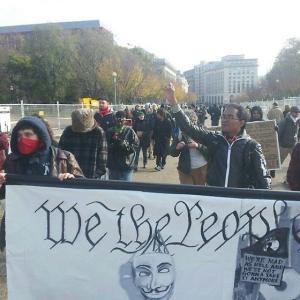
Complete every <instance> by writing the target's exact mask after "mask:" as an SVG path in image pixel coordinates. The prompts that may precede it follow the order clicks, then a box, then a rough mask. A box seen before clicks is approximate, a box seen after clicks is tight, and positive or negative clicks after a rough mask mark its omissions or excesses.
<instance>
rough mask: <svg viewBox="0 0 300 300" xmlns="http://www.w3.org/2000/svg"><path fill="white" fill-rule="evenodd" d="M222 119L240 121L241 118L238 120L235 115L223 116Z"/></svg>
mask: <svg viewBox="0 0 300 300" xmlns="http://www.w3.org/2000/svg"><path fill="white" fill-rule="evenodd" d="M221 118H222V119H223V120H240V119H239V118H236V117H235V116H233V115H224V114H223V115H222V116H221Z"/></svg>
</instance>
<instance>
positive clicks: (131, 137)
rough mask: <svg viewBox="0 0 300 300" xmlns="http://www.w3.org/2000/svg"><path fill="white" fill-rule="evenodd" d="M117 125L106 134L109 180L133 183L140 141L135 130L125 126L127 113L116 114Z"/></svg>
mask: <svg viewBox="0 0 300 300" xmlns="http://www.w3.org/2000/svg"><path fill="white" fill-rule="evenodd" d="M116 121H117V124H116V125H115V126H114V127H112V128H110V129H109V130H108V131H107V133H106V139H107V145H108V159H107V167H108V169H109V179H111V180H125V181H132V175H133V169H134V163H135V157H136V154H137V150H138V147H139V139H138V137H137V135H136V134H135V132H134V130H133V129H132V128H131V127H129V126H125V122H126V113H125V112H124V111H118V112H117V113H116Z"/></svg>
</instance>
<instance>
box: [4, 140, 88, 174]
mask: <svg viewBox="0 0 300 300" xmlns="http://www.w3.org/2000/svg"><path fill="white" fill-rule="evenodd" d="M50 161H51V163H50V166H51V167H50V173H49V175H50V176H53V177H58V175H59V174H61V173H70V174H73V175H74V176H75V177H84V175H83V173H82V170H81V168H80V167H79V165H78V163H77V161H76V159H75V157H74V155H73V154H72V153H70V152H68V151H65V150H61V149H59V148H56V147H54V146H51V147H50ZM4 169H5V172H6V173H10V174H26V170H24V168H23V163H22V159H21V158H20V157H19V156H16V155H14V154H13V153H12V154H10V155H9V156H8V158H7V160H6V162H5V164H4Z"/></svg>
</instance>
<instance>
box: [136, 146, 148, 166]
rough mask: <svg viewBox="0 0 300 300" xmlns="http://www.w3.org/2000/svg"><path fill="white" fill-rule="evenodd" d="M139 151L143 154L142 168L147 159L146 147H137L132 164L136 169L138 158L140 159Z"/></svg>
mask: <svg viewBox="0 0 300 300" xmlns="http://www.w3.org/2000/svg"><path fill="white" fill-rule="evenodd" d="M141 149H142V152H143V163H144V166H145V165H146V164H147V162H148V157H147V149H148V147H145V146H139V148H138V149H137V152H136V157H135V162H134V165H135V167H136V168H137V167H138V165H139V157H140V152H141Z"/></svg>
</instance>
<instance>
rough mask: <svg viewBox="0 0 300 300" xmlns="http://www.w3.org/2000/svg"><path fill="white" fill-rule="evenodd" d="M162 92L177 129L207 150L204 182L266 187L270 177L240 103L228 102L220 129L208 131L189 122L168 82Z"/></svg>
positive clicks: (246, 114) (258, 187) (237, 186)
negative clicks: (249, 133)
mask: <svg viewBox="0 0 300 300" xmlns="http://www.w3.org/2000/svg"><path fill="white" fill-rule="evenodd" d="M165 92H166V98H167V100H168V102H169V103H170V104H171V105H172V110H173V113H174V116H175V118H176V123H177V125H178V126H179V128H180V129H181V131H182V132H183V133H184V134H186V135H187V136H189V137H190V138H191V139H192V140H194V141H195V142H196V143H201V144H203V145H205V146H206V147H207V149H208V153H209V158H210V159H209V168H208V172H207V184H208V185H211V186H221V187H236V188H255V189H269V188H270V184H271V178H270V175H269V172H268V170H267V169H266V160H265V157H264V155H263V153H262V149H261V146H260V145H259V144H258V143H257V142H256V141H255V140H253V139H251V137H250V136H249V135H247V133H246V130H245V127H246V123H247V120H248V113H247V112H246V111H245V109H244V108H243V107H242V106H241V105H238V104H228V105H227V106H226V108H225V110H224V112H223V115H222V122H221V129H222V131H221V132H212V131H208V130H206V129H204V128H203V127H198V126H196V125H192V124H191V122H190V121H189V119H188V118H187V116H186V115H185V114H184V112H183V111H182V110H181V108H180V106H179V105H178V103H177V100H176V97H175V88H174V86H173V84H172V83H170V84H169V85H168V87H167V88H166V89H165Z"/></svg>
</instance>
